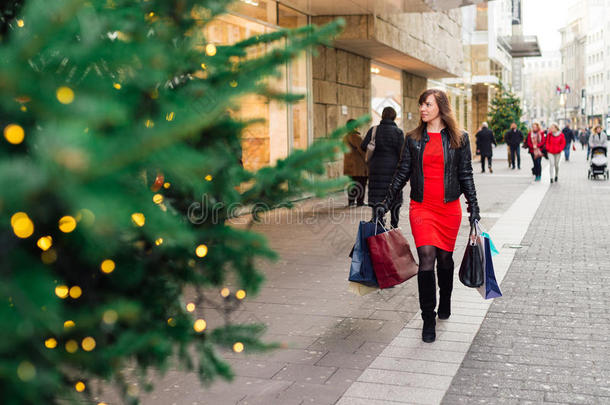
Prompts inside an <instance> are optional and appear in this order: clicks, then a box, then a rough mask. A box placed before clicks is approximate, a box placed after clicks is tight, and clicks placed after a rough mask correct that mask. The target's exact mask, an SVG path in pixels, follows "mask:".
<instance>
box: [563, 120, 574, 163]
mask: <svg viewBox="0 0 610 405" xmlns="http://www.w3.org/2000/svg"><path fill="white" fill-rule="evenodd" d="M561 132H563V136H564V138H566V147H565V148H564V149H563V153H564V154H565V157H566V162H569V161H570V147H571V146H572V141H574V140H576V138H575V137H574V132H572V129H571V128H570V123H569V122H568V123H567V124H566V126H565V127H564V128H563V130H562V131H561Z"/></svg>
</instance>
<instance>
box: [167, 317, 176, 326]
mask: <svg viewBox="0 0 610 405" xmlns="http://www.w3.org/2000/svg"><path fill="white" fill-rule="evenodd" d="M167 324H168V325H169V326H172V327H173V326H176V320H175V319H174V318H171V317H170V318H167Z"/></svg>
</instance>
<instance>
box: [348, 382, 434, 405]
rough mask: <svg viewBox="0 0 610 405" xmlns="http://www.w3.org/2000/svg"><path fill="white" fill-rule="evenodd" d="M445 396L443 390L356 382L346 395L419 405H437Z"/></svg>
mask: <svg viewBox="0 0 610 405" xmlns="http://www.w3.org/2000/svg"><path fill="white" fill-rule="evenodd" d="M444 394H445V391H443V390H432V389H426V388H415V387H401V386H398V385H387V384H371V383H364V382H355V383H354V384H352V386H351V387H349V388H348V390H347V391H346V393H345V395H346V396H351V397H357V398H369V399H376V400H383V401H394V402H411V403H418V404H437V403H438V402H439V401H440V400H441V398H443V395H444Z"/></svg>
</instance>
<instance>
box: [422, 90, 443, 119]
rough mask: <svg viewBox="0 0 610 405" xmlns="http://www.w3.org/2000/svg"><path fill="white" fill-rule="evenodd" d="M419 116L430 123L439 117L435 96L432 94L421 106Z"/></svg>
mask: <svg viewBox="0 0 610 405" xmlns="http://www.w3.org/2000/svg"><path fill="white" fill-rule="evenodd" d="M419 115H420V117H421V120H422V121H423V122H430V121H432V120H433V119H435V118H437V117H438V115H439V110H438V104H437V103H436V98H435V97H434V94H430V95H429V96H428V98H426V100H425V101H424V102H423V103H421V104H420V105H419Z"/></svg>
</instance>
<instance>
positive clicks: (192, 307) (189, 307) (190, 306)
mask: <svg viewBox="0 0 610 405" xmlns="http://www.w3.org/2000/svg"><path fill="white" fill-rule="evenodd" d="M186 310H187V311H189V312H193V311H194V310H195V303H193V302H189V303H188V304H186Z"/></svg>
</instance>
